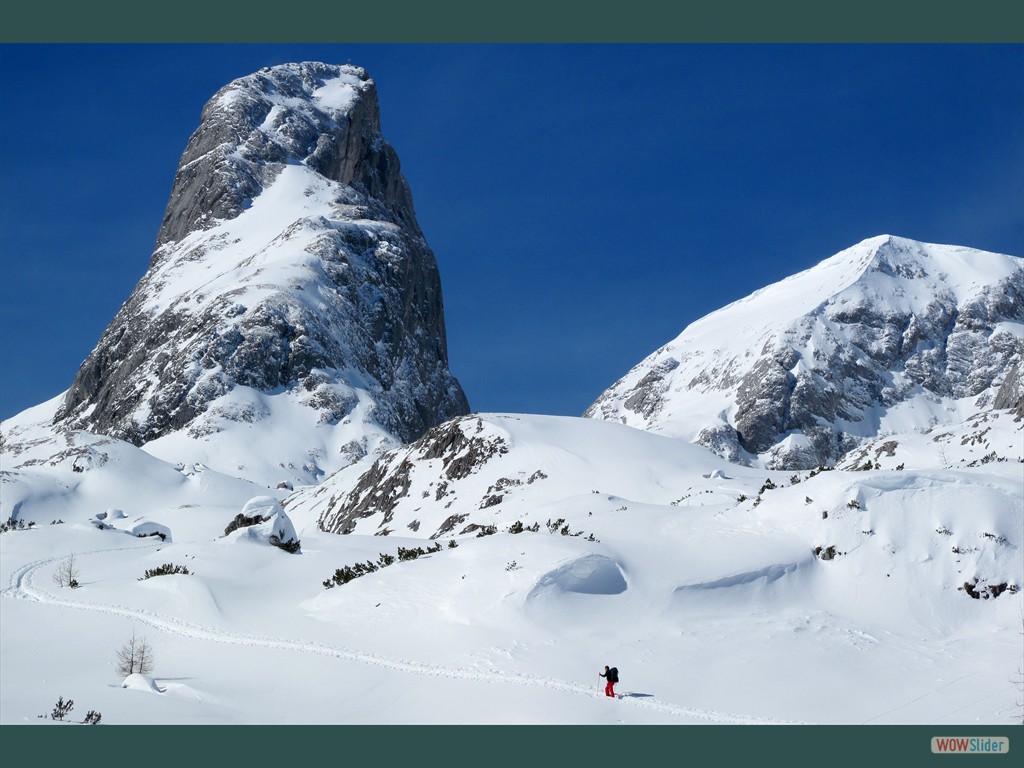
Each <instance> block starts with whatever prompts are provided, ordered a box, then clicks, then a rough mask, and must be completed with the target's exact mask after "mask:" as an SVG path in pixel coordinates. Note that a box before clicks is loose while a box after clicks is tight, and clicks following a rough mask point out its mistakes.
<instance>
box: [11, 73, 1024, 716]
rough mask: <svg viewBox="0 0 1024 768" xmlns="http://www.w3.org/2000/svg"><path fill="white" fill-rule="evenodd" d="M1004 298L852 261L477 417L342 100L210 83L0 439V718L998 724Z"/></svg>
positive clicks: (1014, 667)
mask: <svg viewBox="0 0 1024 768" xmlns="http://www.w3.org/2000/svg"><path fill="white" fill-rule="evenodd" d="M1022 279H1024V277H1022V265H1021V259H1018V258H1014V257H1010V256H1001V255H997V254H986V253H982V252H979V251H972V250H968V249H962V248H952V247H949V246H933V245H924V244H920V243H913V242H910V241H906V240H899V239H896V238H876V239H873V240H869V241H865V242H864V243H862V244H860V245H858V246H855V247H854V248H851V249H849V250H848V251H844V252H843V253H841V254H838V255H837V256H835V257H833V258H832V259H829V260H827V261H825V262H823V263H822V264H820V265H819V266H817V267H815V268H813V269H811V270H808V271H807V272H804V273H801V274H800V275H796V276H794V277H793V278H790V279H789V280H786V281H783V282H782V283H779V284H777V285H775V286H770V287H769V288H766V289H764V290H763V291H760V292H758V293H756V294H754V295H753V296H751V297H749V298H748V299H744V300H743V301H740V302H736V303H735V304H733V305H731V306H730V307H726V308H725V309H723V310H721V311H720V312H717V313H715V314H713V315H710V316H709V317H707V318H705V319H703V320H701V321H699V322H697V323H694V324H693V325H692V326H690V328H688V329H687V330H686V331H685V332H684V333H683V335H682V336H680V338H679V339H677V340H676V341H675V342H673V343H672V344H670V345H668V346H667V347H666V348H664V349H663V350H659V352H657V353H655V355H653V356H652V357H651V358H649V360H648V361H645V362H644V363H642V364H641V365H640V366H638V367H637V369H635V370H634V371H633V372H631V373H630V374H629V375H628V376H627V377H626V378H625V379H623V381H622V382H620V383H619V384H617V385H616V387H614V388H613V389H612V390H610V391H609V392H608V393H606V395H605V396H603V397H602V399H601V400H599V401H598V403H596V404H595V406H594V407H593V408H592V409H591V412H590V414H589V415H591V416H600V417H602V418H581V417H555V416H539V415H530V414H508V413H505V414H468V413H467V411H468V406H467V403H466V399H465V397H464V395H463V393H462V391H461V389H460V388H459V385H458V383H457V382H456V380H455V379H454V378H453V377H452V375H451V374H450V372H449V371H448V367H447V360H446V352H445V341H444V323H443V315H442V304H441V293H440V284H439V280H438V276H437V268H436V265H435V263H434V259H433V256H432V254H431V252H430V250H429V248H428V247H427V246H426V243H425V242H424V240H423V236H422V234H421V233H420V231H419V229H418V227H417V225H416V222H415V217H414V215H413V210H412V204H411V198H410V195H409V191H408V187H407V185H406V184H405V181H404V180H403V179H402V177H401V175H400V173H399V171H398V161H397V158H396V157H395V155H394V152H393V150H391V149H390V147H389V146H388V145H387V144H386V142H385V141H384V140H383V138H381V136H380V133H379V127H378V118H377V106H376V101H375V97H374V87H373V83H372V81H371V80H370V79H369V78H368V77H367V75H366V73H365V72H363V71H362V70H360V69H357V68H355V67H330V66H326V65H321V64H295V65H285V66H281V67H274V68H272V69H267V70H262V71H261V72H259V73H256V74H254V75H251V76H250V77H246V78H242V79H241V80H238V81H235V82H234V83H232V84H230V85H229V86H227V87H226V88H225V89H223V90H222V91H221V92H220V93H218V94H217V95H216V96H215V97H214V98H213V99H212V100H211V102H210V104H209V105H208V106H207V108H206V109H205V110H204V114H203V121H202V125H201V126H200V128H199V130H198V131H197V132H196V134H195V136H194V137H193V139H192V141H191V142H190V144H189V148H188V149H187V150H186V153H185V156H184V157H183V158H182V163H181V166H180V168H179V171H178V175H177V178H176V180H175V187H174V193H173V194H172V197H171V202H170V204H169V205H168V209H167V215H166V217H165V219H164V223H163V226H162V228H161V230H160V235H159V240H158V247H157V250H156V253H155V254H154V256H153V261H152V264H151V267H150V270H149V272H148V273H147V274H146V276H145V277H144V278H143V280H142V281H141V282H140V284H139V286H138V288H137V289H136V291H135V292H134V293H133V294H132V296H131V298H130V299H129V300H128V302H127V303H126V304H125V306H124V307H123V309H122V310H121V312H120V313H119V314H118V316H117V317H116V318H115V319H114V321H113V322H112V323H111V326H110V328H108V330H107V331H106V333H104V335H103V338H102V339H101V340H100V343H99V345H98V346H97V348H96V350H95V351H94V352H93V353H92V354H91V355H90V357H89V359H88V360H86V362H85V363H84V364H83V366H82V369H81V371H80V372H79V374H78V376H77V378H76V380H75V382H74V384H73V386H72V387H71V389H69V390H68V392H67V393H65V394H64V395H61V396H59V397H57V398H54V399H53V400H51V401H49V402H46V403H42V404H40V405H39V406H36V407H35V408H31V409H28V410H26V411H25V412H23V413H21V414H19V415H18V416H16V417H14V418H12V419H9V420H6V421H4V422H3V424H2V425H0V457H2V460H3V463H2V466H0V588H2V593H0V724H14V723H30V722H31V723H50V724H54V723H56V722H57V721H53V720H48V719H46V713H48V712H50V711H51V708H52V707H53V706H54V702H55V701H57V697H58V696H61V697H63V698H64V699H65V700H66V699H68V698H73V699H74V700H75V701H77V702H79V710H78V711H77V712H76V713H75V714H74V717H76V718H77V717H81V716H82V713H85V712H88V711H89V710H90V709H91V710H92V712H91V714H93V716H94V717H95V715H96V713H99V712H102V716H103V723H109V724H128V723H150V724H191V723H268V724H275V725H278V724H281V723H294V724H307V723H342V724H410V723H430V724H435V723H440V724H471V723H499V724H511V723H537V724H557V723H561V724H568V723H579V724H608V725H611V724H616V723H629V724H693V723H729V724H761V725H765V724H777V723H793V722H808V723H843V724H860V723H876V724H880V723H929V724H957V723H963V722H978V723H1007V722H1011V721H1012V722H1019V721H1020V718H1021V713H1020V710H1019V706H1018V702H1019V695H1020V688H1019V686H1016V685H1015V683H1014V680H1015V679H1016V678H1015V676H1019V675H1020V674H1022V671H1021V669H1020V660H1021V658H1022V652H1024V635H1022V633H1021V631H1020V630H1021V624H1020V622H1021V615H1022V613H1021V610H1022V608H1021V606H1022V601H1024V594H1022V590H1021V587H1022V586H1024V554H1022V553H1024V473H1022V472H1021V467H1022V464H1024V441H1022V435H1024V391H1022V390H1024V366H1022V363H1021V358H1022V352H1024V350H1022V333H1021V329H1022V322H1024V318H1022V311H1021V296H1022V293H1024V286H1022ZM618 422H625V423H618ZM637 427H640V428H637ZM840 432H842V434H840ZM658 433H660V434H658ZM695 443H696V444H695ZM709 448H710V449H714V450H709ZM832 463H835V464H836V466H835V468H834V469H827V468H817V467H818V465H819V464H832ZM758 464H763V465H767V466H758ZM783 466H785V467H786V469H785V470H783V469H780V467H783ZM812 466H813V467H815V469H810V471H808V468H809V467H812ZM293 486H294V489H293ZM69 573H74V574H75V575H76V578H75V584H74V585H72V584H71V583H70V581H69V580H68V578H66V577H67V575H68V574H69ZM136 634H138V635H141V636H145V637H146V642H147V643H148V644H149V645H150V646H151V647H152V649H153V655H154V656H155V659H156V661H155V662H154V667H153V668H152V669H150V670H147V671H145V672H142V671H136V672H133V673H131V674H128V675H127V676H126V675H125V674H124V670H122V669H120V668H119V664H118V656H117V655H116V652H117V649H118V648H119V647H123V646H122V644H123V643H124V642H125V641H126V640H128V639H129V638H134V637H135V636H136ZM79 637H88V638H89V642H88V643H82V642H69V640H68V638H79ZM40 658H45V659H46V660H47V663H46V664H45V665H40V663H39V659H40ZM608 663H610V664H613V665H615V666H617V667H618V668H619V670H620V672H621V674H622V683H621V684H620V687H619V695H620V698H618V699H615V700H611V701H609V700H607V699H606V698H605V697H604V696H603V695H602V693H601V691H602V690H603V680H602V679H601V678H599V677H598V676H597V673H598V672H599V671H600V670H601V669H602V668H603V665H605V664H608ZM268 681H269V684H268ZM94 721H95V720H94ZM61 722H63V721H61Z"/></svg>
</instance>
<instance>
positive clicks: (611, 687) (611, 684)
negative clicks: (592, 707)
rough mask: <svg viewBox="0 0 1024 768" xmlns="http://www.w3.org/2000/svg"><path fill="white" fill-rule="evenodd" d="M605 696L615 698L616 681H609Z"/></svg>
mask: <svg viewBox="0 0 1024 768" xmlns="http://www.w3.org/2000/svg"><path fill="white" fill-rule="evenodd" d="M604 695H605V696H611V697H613V698H614V696H615V681H614V680H609V681H608V684H607V685H606V686H605V687H604Z"/></svg>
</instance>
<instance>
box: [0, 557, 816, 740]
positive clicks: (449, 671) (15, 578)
mask: <svg viewBox="0 0 1024 768" xmlns="http://www.w3.org/2000/svg"><path fill="white" fill-rule="evenodd" d="M155 546H159V545H158V544H152V545H147V546H145V547H132V548H131V549H132V550H138V549H148V548H150V547H155ZM111 551H121V549H120V548H119V549H115V550H109V549H103V550H93V551H91V552H80V553H76V555H75V557H82V556H88V555H94V554H102V553H109V552H111ZM63 559H64V558H63V557H52V558H47V559H45V560H35V561H33V562H30V563H27V564H25V565H23V566H21V567H20V568H18V569H16V570H15V571H14V572H13V573H12V574H11V578H10V583H9V585H8V587H7V588H6V589H5V590H4V591H3V593H2V596H3V597H6V598H12V599H20V600H30V601H33V602H38V603H43V604H45V605H50V606H56V607H60V608H75V609H79V610H85V611H94V612H96V613H104V614H107V615H110V616H122V617H124V618H129V619H133V620H135V621H139V622H141V623H143V624H146V625H148V626H150V627H153V628H154V629H157V630H160V631H161V632H169V633H171V634H176V635H180V636H182V637H187V638H191V639H194V640H205V641H209V642H215V643H226V644H229V645H244V646H253V647H259V648H274V649H278V650H282V651H295V652H299V653H312V654H317V655H319V656H327V657H331V658H337V659H341V660H343V661H350V662H356V663H359V664H369V665H373V666H377V667H381V668H384V669H389V670H393V671H396V672H405V673H410V674H416V675H424V676H429V677H446V678H451V679H454V680H473V681H477V682H482V683H503V684H506V685H508V684H509V680H508V677H507V676H506V675H504V674H499V673H496V672H480V671H471V670H467V669H460V668H457V667H442V666H435V665H431V664H424V663H421V662H416V661H408V660H403V659H394V658H388V657H386V656H378V655H375V654H372V653H366V652H363V651H350V650H346V649H344V648H336V647H333V646H329V645H322V644H320V643H304V642H300V641H296V640H282V639H277V638H272V637H257V636H254V635H241V634H234V633H230V632H223V631H220V630H216V629H211V628H209V627H204V626H201V625H198V624H192V623H189V622H187V621H183V620H182V619H178V618H174V617H172V616H161V615H159V614H156V613H152V612H150V611H144V610H139V609H135V608H125V607H123V606H118V605H102V604H96V603H88V602H84V601H76V600H65V599H62V598H60V597H57V596H56V595H54V594H52V593H50V592H46V591H45V590H43V589H40V588H39V587H38V586H36V584H35V581H34V577H35V574H36V573H37V572H38V571H39V570H40V569H42V568H44V567H45V566H47V565H50V564H53V563H56V562H57V561H59V560H63ZM515 684H516V685H531V686H534V687H537V688H548V689H551V690H557V691H566V692H568V693H576V694H580V695H583V696H588V697H594V696H595V693H594V688H593V686H589V685H580V684H579V683H572V682H568V681H566V680H557V679H555V678H550V677H537V676H533V675H520V674H517V675H516V678H515ZM600 695H601V696H602V697H603V695H604V694H603V693H602V694H600ZM620 696H622V698H620V699H619V702H620V703H621V704H622V705H624V706H633V707H640V708H641V709H648V710H653V711H656V712H663V713H666V714H670V715H678V716H681V717H688V718H694V719H696V720H704V721H707V722H710V723H718V724H728V725H801V724H802V723H800V722H798V721H789V720H777V719H773V718H767V717H752V716H746V715H733V714H725V713H722V712H713V711H711V710H705V709H694V708H691V707H680V706H675V705H672V704H665V703H661V702H657V701H649V700H647V699H645V698H633V697H631V696H629V694H620Z"/></svg>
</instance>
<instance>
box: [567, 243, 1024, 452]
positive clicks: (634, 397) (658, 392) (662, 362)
mask: <svg viewBox="0 0 1024 768" xmlns="http://www.w3.org/2000/svg"><path fill="white" fill-rule="evenodd" d="M1022 360H1024V259H1020V258H1018V257H1014V256H1007V255H1003V254H995V253H986V252H984V251H978V250H974V249H969V248H960V247H954V246H940V245H932V244H927V243H918V242H915V241H912V240H907V239H904V238H897V237H890V236H881V237H876V238H872V239H870V240H865V241H864V242H862V243H860V244H858V245H856V246H853V247H851V248H849V249H847V250H845V251H843V252H841V253H839V254H837V255H835V256H833V257H831V258H829V259H826V260H825V261H823V262H821V263H820V264H818V265H817V266H815V267H813V268H811V269H809V270H807V271H805V272H802V273H800V274H799V275H794V276H793V277H790V278H788V279H786V280H783V281H782V282H780V283H776V284H775V285H772V286H768V287H767V288H764V289H762V290H760V291H758V292H756V293H754V294H752V295H751V296H749V297H747V298H746V299H742V300H740V301H737V302H735V303H734V304H731V305H729V306H728V307H726V308H724V309H722V310H719V311H718V312H715V313H712V314H711V315H709V316H707V317H705V318H703V319H701V320H699V321H697V322H696V323H693V324H692V325H691V326H690V327H688V328H687V329H686V330H685V331H684V332H683V333H682V334H681V335H680V336H679V337H678V338H677V339H675V340H674V341H672V342H670V343H669V344H668V345H666V346H665V347H663V348H661V349H659V350H657V351H655V352H654V353H653V354H651V355H650V356H649V357H648V358H647V359H646V360H644V361H643V362H641V363H640V364H639V365H637V366H636V367H635V368H634V369H633V370H632V371H630V372H629V373H628V374H627V375H626V376H625V377H623V378H622V379H621V380H620V381H619V382H617V383H616V384H615V385H613V386H612V387H611V388H610V389H608V390H607V391H606V392H604V393H603V394H602V395H601V396H600V397H599V398H598V399H597V401H596V402H595V403H594V404H593V405H591V406H590V408H589V409H588V410H587V412H586V415H587V416H590V417H593V418H602V419H611V420H615V421H621V422H624V423H626V424H630V425H632V426H636V427H640V428H643V429H649V430H653V431H656V432H661V433H665V434H672V435H676V436H681V437H686V438H687V439H690V440H693V441H694V442H697V443H700V444H703V445H706V446H707V447H709V448H711V449H712V450H714V451H716V452H717V453H719V454H720V455H722V456H725V457H727V458H729V459H731V460H733V461H738V462H748V461H755V460H760V461H763V462H765V463H766V464H767V465H768V466H772V467H777V468H781V469H808V468H813V467H815V466H818V465H820V464H825V465H830V464H833V463H835V462H836V461H837V460H838V459H839V458H840V457H841V456H842V455H843V454H845V453H846V452H847V451H849V450H851V449H853V448H854V447H856V446H857V445H859V444H860V443H861V442H863V441H864V440H865V439H870V438H873V437H876V436H877V435H879V434H880V433H882V432H884V431H886V430H888V429H906V428H922V429H923V428H930V427H932V426H935V424H937V423H939V422H941V421H942V420H943V419H946V418H950V419H952V420H954V421H956V420H959V419H961V418H963V417H964V416H966V414H959V415H958V414H957V413H955V412H957V411H959V410H960V409H962V408H963V407H969V408H970V409H984V408H1014V407H1017V408H1019V407H1020V385H1019V378H1020V373H1019V371H1020V369H1021V365H1022ZM965 401H966V402H969V406H965V405H964V403H965ZM958 404H959V405H958Z"/></svg>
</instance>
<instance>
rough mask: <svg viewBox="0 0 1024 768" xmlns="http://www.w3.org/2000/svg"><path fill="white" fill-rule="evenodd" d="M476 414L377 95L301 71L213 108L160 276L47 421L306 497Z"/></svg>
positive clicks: (188, 163)
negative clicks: (376, 454) (351, 466)
mask: <svg viewBox="0 0 1024 768" xmlns="http://www.w3.org/2000/svg"><path fill="white" fill-rule="evenodd" d="M467 410H468V405H467V402H466V398H465V396H464V394H463V392H462V390H461V388H460V387H459V384H458V382H457V381H456V379H455V378H454V377H453V376H452V374H451V373H450V372H449V369H448V360H447V351H446V342H445V327H444V311H443V301H442V297H441V285H440V278H439V275H438V270H437V265H436V262H435V260H434V255H433V253H432V252H431V251H430V248H429V247H428V246H427V243H426V241H425V240H424V238H423V235H422V233H421V231H420V229H419V226H418V225H417V223H416V218H415V214H414V211H413V206H412V197H411V194H410V192H409V188H408V185H407V184H406V181H405V179H404V178H403V177H402V175H401V173H400V170H399V162H398V157H397V155H396V154H395V152H394V150H393V149H392V148H391V147H390V145H388V143H387V142H386V141H385V140H384V138H383V137H382V136H381V134H380V122H379V114H378V106H377V99H376V88H375V85H374V83H373V81H372V80H371V79H370V78H369V76H368V75H367V74H366V73H365V72H364V71H363V70H361V69H359V68H357V67H352V66H340V67H339V66H331V65H326V64H319V63H311V62H307V63H302V64H287V65H281V66H277V67H273V68H267V69H264V70H261V71H260V72H257V73H255V74H253V75H249V76H247V77H243V78H240V79H239V80H236V81H234V82H232V83H230V84H228V85H227V86H225V87H224V88H222V89H221V90H220V91H219V92H218V93H217V94H216V95H215V96H214V97H213V98H212V99H211V100H210V102H209V103H208V104H207V105H206V107H205V108H204V110H203V115H202V121H201V124H200V126H199V128H198V129H197V130H196V132H195V134H194V135H193V136H192V138H191V140H190V142H189V145H188V147H187V149H186V150H185V153H184V154H183V156H182V158H181V163H180V164H179V167H178V172H177V175H176V177H175V180H174V186H173V189H172V192H171V198H170V202H169V203H168V207H167V213H166V215H165V218H164V222H163V225H162V227H161V229H160V233H159V236H158V247H157V249H156V251H155V252H154V254H153V256H152V259H151V263H150V268H149V270H148V271H147V273H146V275H145V276H144V277H143V278H142V280H141V281H140V282H139V284H138V286H137V287H136V289H135V291H134V292H133V293H132V295H131V297H129V299H128V301H127V302H125V304H124V306H123V307H122V309H121V311H120V312H119V313H118V314H117V316H116V317H115V318H114V320H113V321H112V322H111V323H110V325H109V327H108V328H107V330H106V331H105V332H104V334H103V336H102V338H101V339H100V341H99V343H98V345H97V346H96V348H95V350H93V352H92V353H91V354H90V355H89V357H88V358H87V359H86V361H85V362H84V363H83V364H82V367H81V369H80V370H79V372H78V375H77V376H76V378H75V381H74V383H73V384H72V386H71V387H70V389H69V390H68V392H67V394H66V397H65V398H64V401H63V403H61V405H60V408H59V409H58V411H57V413H56V415H55V419H54V423H55V425H56V427H57V428H58V429H60V430H66V429H84V430H88V431H90V432H95V433H98V434H104V435H109V436H111V437H116V438H120V439H123V440H127V441H128V442H131V443H133V444H135V445H140V446H142V445H144V446H145V447H146V450H147V451H150V452H152V453H153V454H154V455H156V456H160V457H163V458H166V459H167V460H169V461H172V462H182V461H196V460H200V461H203V462H204V463H207V464H208V465H210V466H212V467H215V468H217V469H220V470H222V471H224V472H226V473H229V474H236V475H238V476H240V477H246V478H248V479H251V480H254V481H257V482H261V483H268V482H270V481H271V480H272V479H274V480H278V479H286V480H293V481H301V482H314V481H315V480H316V479H318V478H319V477H322V476H323V474H324V473H328V472H331V471H334V470H336V469H337V468H339V467H341V466H344V465H345V464H347V463H348V462H350V461H352V460H353V459H354V458H358V457H360V456H362V455H364V454H365V453H367V452H371V451H373V450H375V449H376V448H378V447H388V446H393V445H397V444H398V443H400V442H404V441H407V440H411V439H414V438H416V437H418V436H419V435H420V434H422V433H423V432H424V431H425V430H426V429H427V428H428V427H430V426H433V425H434V424H436V423H438V422H440V421H443V420H444V419H446V418H449V417H452V416H457V415H459V414H462V413H465V412H466V411H467ZM285 425H286V426H285Z"/></svg>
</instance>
